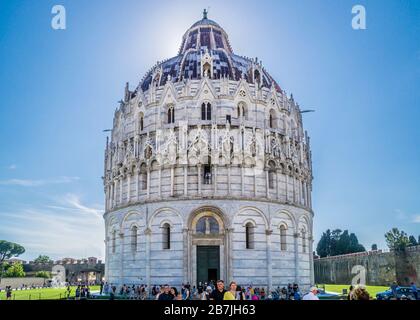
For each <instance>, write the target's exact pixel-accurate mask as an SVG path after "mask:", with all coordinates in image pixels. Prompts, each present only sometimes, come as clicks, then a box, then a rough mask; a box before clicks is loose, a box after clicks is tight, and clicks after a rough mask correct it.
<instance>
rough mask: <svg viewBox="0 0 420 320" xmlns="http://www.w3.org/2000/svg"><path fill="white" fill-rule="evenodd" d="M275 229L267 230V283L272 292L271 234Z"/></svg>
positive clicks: (269, 290)
mask: <svg viewBox="0 0 420 320" xmlns="http://www.w3.org/2000/svg"><path fill="white" fill-rule="evenodd" d="M272 233H273V230H271V229H268V230H266V231H265V234H266V235H267V285H268V292H271V289H272V286H273V261H272V257H271V235H272Z"/></svg>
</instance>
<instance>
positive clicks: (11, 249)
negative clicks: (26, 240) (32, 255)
mask: <svg viewBox="0 0 420 320" xmlns="http://www.w3.org/2000/svg"><path fill="white" fill-rule="evenodd" d="M24 252H25V248H24V247H22V246H21V245H19V244H17V243H13V242H9V241H6V240H0V281H1V277H2V276H3V270H4V267H5V265H4V261H5V260H8V259H10V258H12V257H17V256H20V255H21V254H22V253H24Z"/></svg>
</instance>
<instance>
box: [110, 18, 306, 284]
mask: <svg viewBox="0 0 420 320" xmlns="http://www.w3.org/2000/svg"><path fill="white" fill-rule="evenodd" d="M104 187H105V207H106V212H105V214H104V219H105V236H106V241H105V243H106V266H105V273H106V275H105V277H106V280H107V281H109V282H111V283H114V284H123V283H126V284H143V283H144V284H148V285H154V284H164V283H169V284H171V285H181V283H183V282H184V283H186V282H190V283H192V284H196V283H197V281H198V278H197V277H198V276H197V272H198V271H197V266H198V265H199V264H200V261H197V259H199V255H198V254H197V250H201V249H200V248H201V247H202V246H212V247H213V246H214V247H218V248H219V249H218V250H219V255H220V256H219V261H218V268H217V269H218V277H220V278H222V279H224V280H225V281H230V280H236V281H237V282H238V283H240V284H253V285H257V286H266V287H271V288H273V287H277V286H283V285H287V283H293V282H297V283H298V284H299V285H300V286H302V287H308V286H309V285H310V284H311V283H313V263H312V246H313V240H312V225H313V211H312V199H311V191H312V168H311V152H310V147H309V137H308V135H307V134H306V132H304V131H303V125H302V117H301V113H300V108H299V105H298V104H297V103H296V102H295V101H294V99H293V96H287V94H286V93H285V91H284V90H282V89H281V88H280V87H279V86H278V84H277V83H276V82H275V81H274V80H273V78H272V77H271V76H270V75H269V74H268V72H267V71H266V70H265V68H264V67H263V66H262V63H261V62H260V61H258V59H256V58H255V59H249V58H246V57H241V56H237V55H235V54H234V53H233V52H232V49H231V46H230V44H229V41H228V37H227V34H226V33H225V31H224V30H223V29H222V28H221V27H220V26H219V25H218V24H217V23H215V22H214V21H212V20H209V19H207V17H206V16H204V17H203V19H202V20H200V21H198V22H196V23H195V24H194V25H193V26H192V27H191V28H190V29H189V30H188V31H187V32H186V33H185V35H184V37H183V39H182V45H181V48H180V51H179V53H178V55H177V56H176V57H174V58H172V59H168V60H165V61H163V62H158V63H157V64H156V65H155V66H154V67H153V68H152V69H151V70H150V71H149V72H148V73H147V74H146V76H145V77H144V78H143V79H142V80H141V81H140V84H139V85H138V86H137V87H136V88H135V89H134V90H133V91H131V90H130V89H129V86H128V84H127V86H126V90H125V97H124V99H123V100H122V101H121V102H120V105H119V107H118V108H117V110H116V111H115V116H114V125H113V130H112V135H111V141H109V142H107V146H106V150H105V173H104ZM200 266H201V264H200ZM209 272H210V271H209Z"/></svg>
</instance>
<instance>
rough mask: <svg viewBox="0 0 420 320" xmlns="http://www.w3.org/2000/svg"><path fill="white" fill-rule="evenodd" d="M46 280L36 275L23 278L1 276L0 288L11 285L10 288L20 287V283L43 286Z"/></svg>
mask: <svg viewBox="0 0 420 320" xmlns="http://www.w3.org/2000/svg"><path fill="white" fill-rule="evenodd" d="M46 281H47V280H45V279H44V278H36V277H25V278H2V279H1V282H0V288H1V289H2V290H4V288H6V287H7V286H11V287H12V289H16V288H19V287H21V286H22V285H27V286H28V287H30V286H36V287H39V286H43V285H44V283H45V282H46Z"/></svg>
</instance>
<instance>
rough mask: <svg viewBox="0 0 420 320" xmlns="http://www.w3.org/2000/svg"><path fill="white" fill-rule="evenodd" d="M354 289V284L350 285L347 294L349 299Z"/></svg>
mask: <svg viewBox="0 0 420 320" xmlns="http://www.w3.org/2000/svg"><path fill="white" fill-rule="evenodd" d="M353 290H354V287H353V286H350V288H349V293H348V294H347V300H350V296H351V294H352V292H353Z"/></svg>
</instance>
